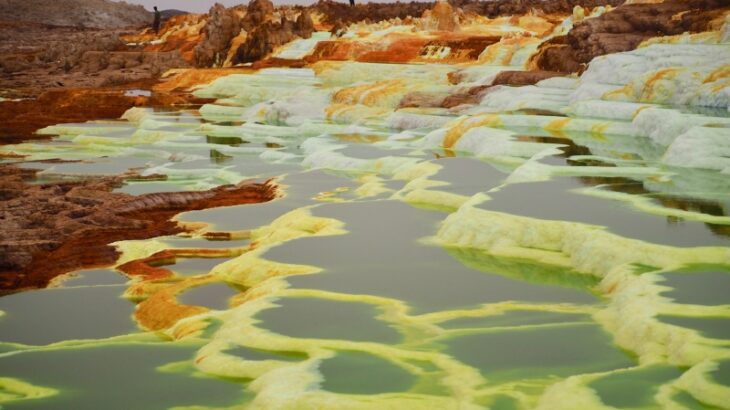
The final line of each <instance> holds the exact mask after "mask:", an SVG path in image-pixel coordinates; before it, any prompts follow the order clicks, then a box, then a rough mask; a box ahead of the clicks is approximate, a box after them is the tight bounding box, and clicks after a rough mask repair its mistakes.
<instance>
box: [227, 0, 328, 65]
mask: <svg viewBox="0 0 730 410" xmlns="http://www.w3.org/2000/svg"><path fill="white" fill-rule="evenodd" d="M251 10H253V11H251ZM269 10H273V5H272V4H271V2H270V1H269V0H253V1H252V2H251V4H250V5H249V13H251V14H250V16H249V15H247V18H246V21H247V22H246V23H244V25H245V26H248V27H252V28H251V30H249V32H248V37H247V38H246V41H245V42H244V43H243V44H241V45H240V46H239V47H238V49H237V50H236V55H235V56H234V58H233V63H234V64H241V63H253V62H257V61H259V60H262V59H264V58H266V56H268V55H269V54H270V53H271V52H272V51H274V49H275V48H276V47H278V46H281V45H283V44H286V43H288V42H290V41H292V40H294V39H296V38H310V37H312V33H314V21H312V16H311V15H310V14H309V11H308V10H306V9H304V10H302V12H301V13H300V14H299V15H298V16H297V18H296V20H295V21H292V20H289V19H287V17H286V14H282V16H281V19H280V20H279V21H278V22H275V21H273V20H272V16H271V15H270V14H269V15H265V14H264V13H265V12H269V13H272V11H269ZM262 16H263V17H262ZM252 19H254V20H255V21H263V22H261V23H258V24H253V23H252V21H254V20H252Z"/></svg>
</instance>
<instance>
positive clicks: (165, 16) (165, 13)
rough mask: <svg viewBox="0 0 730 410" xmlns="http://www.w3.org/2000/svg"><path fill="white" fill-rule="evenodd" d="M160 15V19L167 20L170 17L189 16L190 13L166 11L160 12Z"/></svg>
mask: <svg viewBox="0 0 730 410" xmlns="http://www.w3.org/2000/svg"><path fill="white" fill-rule="evenodd" d="M160 14H162V19H163V20H167V19H169V18H170V17H175V16H179V15H182V14H190V12H187V11H184V10H176V9H167V10H161V11H160Z"/></svg>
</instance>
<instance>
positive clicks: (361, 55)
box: [306, 32, 500, 63]
mask: <svg viewBox="0 0 730 410" xmlns="http://www.w3.org/2000/svg"><path fill="white" fill-rule="evenodd" d="M499 40H500V37H499V36H488V35H483V34H470V33H449V32H440V33H431V34H429V35H425V36H424V35H414V34H404V33H393V34H389V35H387V36H385V37H384V38H382V39H378V40H377V41H375V40H372V39H368V38H367V37H366V38H363V39H355V40H350V39H347V40H329V41H320V42H319V43H317V45H316V47H315V49H314V51H313V52H312V53H311V54H310V55H309V56H307V57H306V61H307V62H309V63H313V62H316V61H323V60H330V61H347V60H350V61H359V62H367V63H409V62H431V63H433V62H451V63H459V62H469V61H475V60H477V59H478V58H479V55H480V54H481V53H482V51H484V49H485V48H487V47H488V46H490V45H492V44H495V43H497V42H498V41H499Z"/></svg>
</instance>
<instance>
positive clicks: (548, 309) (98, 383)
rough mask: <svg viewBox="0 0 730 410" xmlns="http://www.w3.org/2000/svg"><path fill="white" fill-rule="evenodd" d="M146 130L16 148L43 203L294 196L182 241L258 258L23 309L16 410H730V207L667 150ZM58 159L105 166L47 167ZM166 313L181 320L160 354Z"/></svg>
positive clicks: (581, 137)
mask: <svg viewBox="0 0 730 410" xmlns="http://www.w3.org/2000/svg"><path fill="white" fill-rule="evenodd" d="M267 75H274V74H267ZM281 75H284V74H281ZM242 81H243V80H242ZM282 87H283V88H285V87H286V85H282ZM306 87H309V85H307V86H306ZM316 88H317V92H319V91H321V89H320V87H316ZM310 91H311V90H310ZM312 92H315V91H312ZM229 102H230V101H229ZM355 109H357V107H355ZM142 114H143V118H144V119H145V120H149V122H141V123H135V124H131V123H121V122H120V123H119V124H112V125H110V124H93V123H92V124H86V125H81V126H77V125H74V126H73V127H75V131H74V130H67V131H68V132H60V131H59V134H63V135H62V136H61V137H59V139H58V140H57V142H56V143H51V144H46V145H44V144H35V145H34V144H28V145H23V146H19V147H16V148H15V149H16V150H18V151H20V152H26V153H28V154H29V155H31V158H29V162H28V163H27V164H24V165H22V166H27V167H39V168H42V169H44V171H43V172H42V173H41V174H40V175H39V179H43V178H48V179H51V178H62V177H64V176H63V175H58V174H74V175H73V177H78V176H79V175H87V174H89V175H90V174H117V173H120V172H124V171H126V170H127V169H129V168H137V167H139V168H140V169H139V171H140V172H141V173H142V174H143V175H148V174H149V175H151V174H159V175H165V176H166V178H167V179H166V180H165V181H154V182H145V181H134V180H130V181H127V183H126V184H125V185H124V186H123V187H121V188H119V189H118V191H120V192H125V193H128V194H133V195H138V194H143V193H148V192H161V191H178V190H180V191H182V190H204V189H208V188H211V187H215V186H219V185H222V184H229V183H238V182H240V181H242V180H246V179H254V180H258V181H263V180H267V179H270V178H275V181H276V183H277V184H278V186H279V190H280V194H281V195H280V197H278V198H276V199H275V200H273V201H271V202H269V203H264V204H254V205H240V206H231V207H224V208H213V209H206V210H200V211H194V212H188V213H185V214H181V215H178V216H177V217H176V219H177V220H178V221H182V222H188V223H203V224H207V227H206V228H204V231H207V232H217V233H221V232H222V233H230V234H231V235H232V236H233V237H234V238H235V239H234V240H230V241H223V240H219V241H212V240H207V239H205V238H203V237H202V236H201V235H200V232H193V233H191V235H192V236H189V237H188V236H177V237H161V238H155V239H151V240H149V241H142V242H135V243H134V244H133V245H130V244H126V245H125V244H122V245H121V248H120V249H121V251H122V253H123V257H127V256H128V255H131V254H132V251H130V249H131V247H132V246H134V249H135V252H137V253H135V255H137V257H144V256H148V255H149V254H152V253H154V252H157V251H160V250H163V249H170V250H176V251H177V252H181V254H178V256H177V257H176V258H175V259H174V260H170V261H165V263H167V264H165V265H160V266H162V267H164V268H165V269H168V270H170V271H172V272H173V275H172V276H171V277H167V278H164V279H162V280H159V281H157V282H150V283H147V282H144V281H142V280H141V279H139V278H137V279H133V280H131V281H128V279H130V278H126V277H123V276H121V274H119V273H117V272H116V271H113V270H98V271H93V270H92V271H86V272H80V273H79V274H78V275H77V276H73V275H72V277H69V278H68V279H67V280H64V281H60V282H59V284H58V287H57V288H53V289H47V290H39V291H32V292H25V293H19V294H16V295H10V296H6V297H3V298H0V310H2V311H3V312H4V315H3V316H0V342H1V343H0V377H2V378H8V379H10V378H12V379H13V381H16V382H17V381H20V382H23V383H26V384H27V385H26V387H27V386H31V387H34V388H36V390H33V388H30V387H27V388H26V389H25V390H23V389H19V388H18V387H17V385H15V384H12V383H9V382H8V380H7V379H0V400H4V401H5V402H4V403H3V402H2V401H0V403H2V405H3V406H7V408H58V409H62V408H63V409H66V408H74V409H76V408H78V409H83V408H102V407H103V408H120V409H121V408H124V409H130V408H134V409H147V408H149V409H160V408H171V407H174V406H204V407H205V408H228V406H232V405H235V404H240V405H242V406H243V407H249V406H250V407H251V408H278V407H287V406H289V407H290V408H303V407H305V406H306V405H311V406H312V407H313V408H363V407H365V408H385V407H387V406H391V407H392V408H439V409H441V408H475V407H476V408H494V409H531V408H536V407H538V405H543V408H563V407H562V406H563V404H561V403H565V402H563V401H561V400H568V401H571V400H572V401H573V402H575V403H580V402H579V401H578V400H579V399H580V400H587V401H585V403H588V404H586V407H584V408H593V407H596V408H598V407H599V406H600V405H603V406H608V407H609V408H626V409H630V408H631V409H635V408H647V409H648V408H661V407H662V406H667V405H668V404H672V405H677V406H685V407H686V408H701V406H706V407H707V408H712V406H713V405H716V403H717V402H720V401H722V399H723V395H724V394H726V393H727V392H728V390H726V389H728V386H729V385H730V377H729V376H728V374H730V370H728V369H730V365H728V363H730V361H728V359H727V358H728V357H730V353H729V351H728V344H727V341H728V340H730V333H728V329H730V326H728V321H729V320H730V314H728V312H727V304H728V297H727V292H726V289H727V288H728V284H730V279H729V278H730V260H729V259H728V256H727V252H728V244H729V242H728V241H729V240H730V235H729V233H730V230H728V227H730V219H729V218H728V217H727V208H726V207H727V204H728V203H730V185H729V184H728V183H727V180H726V179H723V178H722V177H720V176H718V175H717V173H713V172H711V171H708V170H699V169H686V170H677V169H673V168H671V169H670V168H669V167H667V166H664V165H662V163H661V162H660V160H659V155H658V154H657V150H658V148H657V147H656V146H655V144H654V143H653V142H651V141H648V140H647V139H646V138H644V139H642V138H641V137H637V136H625V135H624V136H616V135H602V136H600V137H598V136H594V135H590V134H588V133H586V132H578V131H576V132H570V131H562V132H561V135H560V137H559V138H558V137H555V136H551V134H550V133H549V132H547V131H540V132H535V130H531V132H526V130H521V129H519V130H518V129H515V130H514V131H515V132H518V131H519V137H518V138H516V141H518V142H519V143H530V144H533V143H534V144H537V146H538V147H540V146H541V144H543V145H544V147H542V148H544V149H547V150H550V149H553V148H554V144H563V145H567V146H563V147H561V148H560V150H557V151H555V150H553V151H550V152H547V151H546V152H547V153H546V154H545V155H542V156H540V157H539V158H533V159H530V157H529V156H526V154H524V152H525V151H522V150H523V148H522V147H524V145H519V144H518V145H515V146H514V147H512V149H513V150H514V152H512V151H510V152H508V153H507V154H505V155H501V156H491V157H480V158H478V155H475V154H474V153H473V152H466V151H459V150H443V149H439V148H433V147H425V148H424V147H423V146H419V145H418V142H419V141H421V140H422V139H424V138H426V137H424V135H426V134H428V132H430V131H433V129H429V128H421V127H413V130H411V131H412V132H413V134H412V135H410V136H407V137H408V138H405V137H403V138H392V137H393V136H394V135H397V133H398V131H397V130H394V129H390V128H389V127H388V126H387V123H386V122H385V120H384V119H372V118H370V119H368V121H363V122H359V123H352V122H351V123H347V122H346V121H344V120H342V119H339V120H338V119H330V120H325V119H320V118H312V119H311V121H309V122H306V123H305V125H304V126H301V125H300V126H297V125H295V124H292V125H290V126H287V125H281V123H280V122H276V121H272V122H271V123H268V124H264V123H262V122H265V121H258V122H257V121H254V120H249V121H241V122H236V123H216V122H215V121H214V120H211V119H210V118H208V119H207V120H206V121H202V120H201V117H200V115H199V114H198V113H196V112H189V111H184V112H181V113H179V114H178V115H176V114H175V113H161V112H154V111H151V110H149V111H146V112H144V113H142ZM439 115H446V116H448V115H453V114H451V113H449V112H440V113H439ZM150 124H153V125H154V126H152V125H150ZM275 124H278V125H275ZM364 124H365V125H364ZM102 126H103V127H105V128H101V127H102ZM506 128H507V129H509V127H506ZM514 128H518V127H514ZM490 132H491V131H490ZM133 134H134V135H133ZM92 137H94V138H100V139H98V140H94V141H95V143H93V144H90V143H86V142H88V140H85V139H84V138H92ZM135 138H136V140H135ZM484 138H485V139H486V138H489V137H488V136H485V137H484ZM110 139H112V141H110ZM58 141H63V144H60V143H58ZM85 141H86V142H85ZM120 141H121V143H120ZM494 144H497V140H495V142H494ZM531 147H533V146H531ZM530 149H536V148H534V147H533V148H530ZM540 152H542V151H540ZM531 155H532V154H531ZM47 158H62V159H74V160H83V161H84V162H74V163H64V164H46V163H39V162H32V160H40V159H47ZM611 161H614V162H616V163H617V164H618V165H619V166H614V165H616V164H613V163H611ZM621 161H626V162H625V163H622V162H621ZM670 171H671V172H670ZM518 177H519V178H518ZM520 178H521V179H520ZM678 211H682V212H683V213H682V212H678ZM125 246H129V247H126V248H125ZM204 251H214V252H217V253H216V254H215V255H213V256H215V257H204V256H211V255H210V254H205V253H204ZM130 258H131V256H130ZM125 260H126V259H125ZM173 262H174V263H173ZM135 292H138V293H135ZM145 292H146V293H145ZM165 292H169V294H168V293H165ZM159 295H163V296H165V298H163V297H161V296H159ZM156 298H157V299H161V300H163V302H164V303H162V302H159V300H158V302H159V304H157V305H155V304H153V303H145V301H146V300H149V301H155V300H157V299H156ZM140 302H142V303H140ZM186 308H194V309H195V310H194V311H190V310H184V309H186ZM190 312H192V313H190ZM134 315H137V316H134ZM144 315H151V316H153V317H154V316H155V315H158V316H159V317H160V318H167V317H175V318H177V319H179V320H178V322H177V324H176V325H174V326H170V327H167V328H163V329H155V330H156V331H155V332H151V331H148V330H149V328H147V327H145V325H144V324H143V322H142V321H143V320H144V319H140V318H143V317H145V316H144ZM175 315H179V316H175ZM698 375H699V376H698ZM685 379H686V380H685ZM696 386H699V387H696ZM44 388H45V389H46V390H43V389H44ZM48 389H51V390H48ZM3 394H6V395H5V396H4V395H3ZM34 394H35V395H37V396H41V397H40V398H32V397H33V395H34ZM703 394H704V395H703ZM586 397H590V398H589V399H586ZM566 398H567V399H566ZM728 398H729V399H730V396H729V397H728ZM713 400H714V401H713ZM728 402H730V400H728ZM99 403H104V406H101V407H100V406H99ZM713 403H715V404H713ZM299 406H301V407H299ZM604 408H605V407H604ZM677 408H679V407H677Z"/></svg>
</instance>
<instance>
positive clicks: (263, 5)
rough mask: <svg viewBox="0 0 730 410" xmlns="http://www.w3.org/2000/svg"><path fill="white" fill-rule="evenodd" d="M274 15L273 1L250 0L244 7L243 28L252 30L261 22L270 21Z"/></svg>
mask: <svg viewBox="0 0 730 410" xmlns="http://www.w3.org/2000/svg"><path fill="white" fill-rule="evenodd" d="M273 15H274V3H272V2H271V0H251V1H250V2H249V3H248V7H247V8H246V17H245V18H244V20H243V28H244V29H245V30H246V31H253V30H255V29H256V28H257V27H258V26H260V25H261V24H263V23H265V22H267V21H270V20H271V19H272V17H273Z"/></svg>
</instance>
